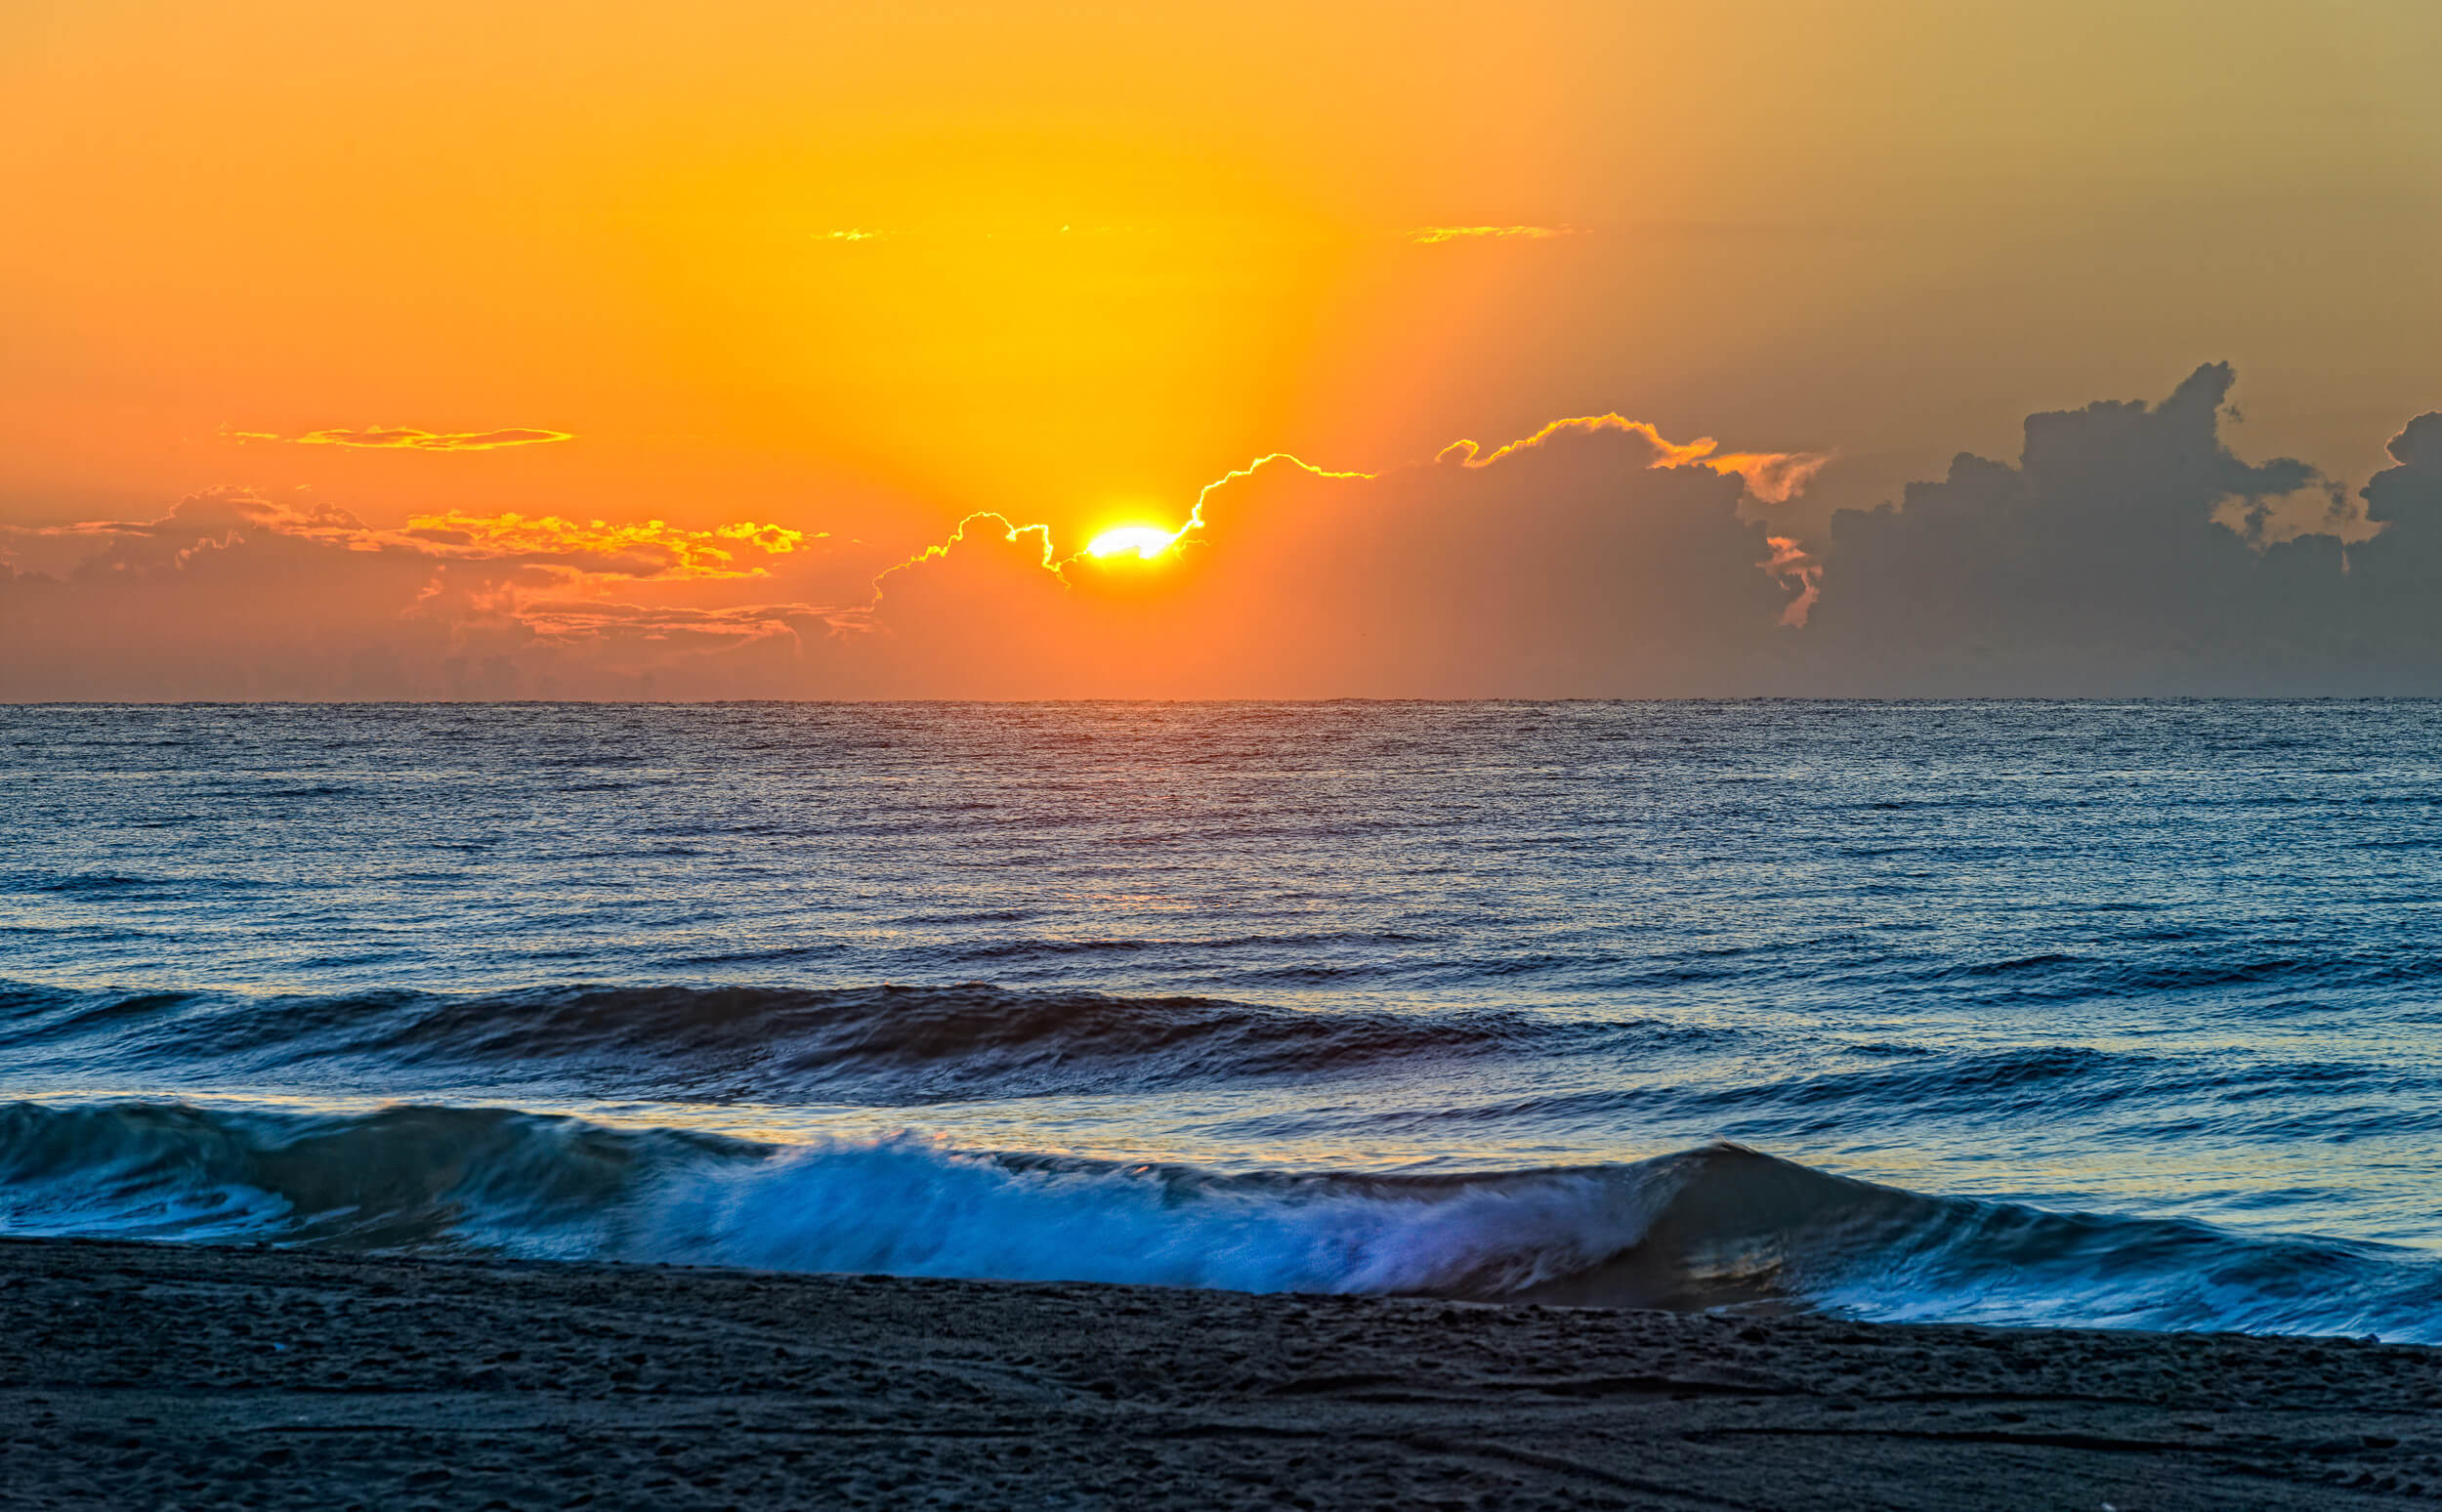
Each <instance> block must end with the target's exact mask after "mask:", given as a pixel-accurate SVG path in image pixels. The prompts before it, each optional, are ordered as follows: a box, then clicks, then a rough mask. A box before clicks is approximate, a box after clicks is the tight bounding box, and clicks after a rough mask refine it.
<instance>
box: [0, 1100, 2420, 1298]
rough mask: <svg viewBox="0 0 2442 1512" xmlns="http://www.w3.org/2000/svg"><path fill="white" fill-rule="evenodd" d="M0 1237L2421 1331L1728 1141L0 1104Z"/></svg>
mask: <svg viewBox="0 0 2442 1512" xmlns="http://www.w3.org/2000/svg"><path fill="white" fill-rule="evenodd" d="M0 1231H5V1232H9V1233H18V1234H109V1235H116V1236H132V1237H144V1238H155V1239H218V1240H231V1239H265V1240H271V1241H274V1242H283V1243H304V1244H322V1245H344V1246H349V1247H372V1248H390V1249H480V1250H486V1251H492V1252H499V1253H506V1254H512V1255H525V1256H548V1257H563V1258H569V1257H591V1258H605V1259H624V1260H657V1261H671V1262H680V1263H690V1264H726V1265H744V1266H754V1267H761V1268H768V1269H781V1270H803V1271H863V1272H888V1273H894V1274H901V1275H922V1276H957V1277H969V1278H977V1279H994V1280H1013V1281H1054V1280H1060V1281H1123V1282H1138V1283H1150V1284H1159V1285H1180V1286H1204V1287H1220V1288H1228V1289H1235V1290H1247V1291H1315V1292H1369V1293H1389V1294H1415V1295H1430V1296H1442V1297H1453V1298H1465V1299H1473V1300H1480V1301H1500V1300H1535V1301H1546V1302H1559V1303H1570V1304H1578V1305H1592V1306H1663V1307H1674V1308H1724V1307H1729V1308H1747V1309H1753V1308H1762V1309H1775V1308H1825V1309H1832V1310H1835V1311H1839V1312H1843V1313H1848V1314H1853V1315H1856V1316H1861V1317H1870V1318H1880V1319H1919V1320H1929V1319H1945V1320H1953V1321H1958V1320H1965V1321H1977V1322H1986V1323H2046V1324H2055V1325H2066V1324H2083V1325H2104V1326H2126V1327H2155V1328H2217V1329H2230V1328H2235V1329H2248V1330H2256V1331H2278V1332H2296V1333H2335V1332H2337V1333H2351V1334H2361V1333H2377V1334H2381V1335H2385V1336H2388V1337H2391V1338H2395V1339H2409V1340H2420V1341H2428V1342H2430V1341H2436V1340H2438V1339H2442V1326H2437V1324H2436V1323H2435V1319H2436V1318H2438V1317H2442V1268H2437V1265H2436V1263H2435V1262H2434V1260H2433V1259H2432V1257H2430V1256H2426V1255H2422V1254H2421V1253H2419V1252H2416V1251H2409V1250H2402V1249H2396V1248H2392V1247H2389V1246H2383V1245H2377V1244H2365V1243H2349V1242H2344V1241H2338V1240H2327V1239H2277V1238H2276V1239H2266V1238H2257V1237H2251V1236H2247V1235H2242V1234H2236V1233H2232V1232H2228V1231H2224V1230H2219V1229H2215V1228H2212V1227H2210V1226H2208V1225H2204V1224H2198V1223H2187V1222H2164V1221H2158V1220H2149V1219H2136V1218H2125V1217H2112V1216H2103V1215H2091V1214H2064V1213H2054V1212H2047V1211H2044V1210H2042V1209H2038V1208H2033V1207H2028V1206H2023V1205H2017V1204H2010V1203H1998V1202H1981V1201H1971V1200H1966V1199H1962V1198H1955V1197H1928V1196H1924V1195H1921V1194H1917V1193H1912V1192H1907V1191H1903V1190H1900V1189H1897V1188H1891V1187H1883V1186H1876V1185H1874V1184H1871V1183H1867V1182H1861V1181H1855V1180H1851V1179H1848V1178H1845V1177H1840V1176H1835V1175H1831V1174H1828V1173H1826V1172H1822V1171H1816V1170H1812V1169H1809V1168H1807V1167H1805V1166H1802V1165H1797V1164H1794V1163H1791V1162H1789V1161H1786V1160H1781V1159H1778V1158H1775V1157H1773V1156H1771V1155H1763V1154H1760V1153H1757V1152H1755V1151H1751V1150H1747V1149H1744V1148H1742V1147H1738V1146H1734V1145H1715V1146H1708V1147H1705V1148H1702V1149H1696V1150H1688V1151H1682V1152H1679V1153H1676V1154H1672V1155H1662V1156H1659V1157H1656V1158H1653V1159H1649V1160H1641V1161H1635V1162H1629V1163H1622V1164H1613V1165H1596V1166H1582V1167H1572V1168H1559V1169H1545V1170H1529V1171H1513V1172H1485V1173H1473V1174H1452V1175H1438V1174H1437V1175H1389V1176H1384V1175H1359V1174H1327V1173H1326V1174H1312V1175H1292V1174H1284V1173H1264V1172H1257V1173H1249V1174H1238V1175H1225V1174H1218V1173H1214V1172H1210V1171H1204V1170H1200V1169H1196V1168H1192V1167H1184V1166H1169V1165H1152V1164H1139V1165H1127V1164H1117V1163H1113V1162H1109V1161H1100V1160H1089V1159H1081V1158H1077V1157H1073V1156H1066V1155H1048V1154H1026V1153H1005V1152H1003V1153H992V1152H975V1151H962V1150H957V1149H952V1148H949V1147H947V1146H944V1145H942V1144H939V1143H937V1142H934V1141H930V1140H925V1139H919V1138H915V1137H912V1136H902V1137H898V1138H892V1139H884V1140H878V1141H864V1142H848V1141H840V1142H832V1143H823V1144H814V1145H791V1146H772V1145H762V1144H756V1143H752V1142H748V1141H742V1140H734V1139H725V1138H719V1137H714V1136H708V1135H691V1134H684V1133H677V1132H673V1131H668V1130H655V1129H625V1128H611V1127H606V1126H603V1125H598V1124H592V1123H587V1122H584V1121H581V1120H577V1119H572V1118H566V1117H555V1116H548V1115H543V1114H535V1113H518V1112H514V1111H509V1110H503V1109H487V1108H430V1107H402V1108H391V1109H385V1110H382V1111H380V1112H377V1113H363V1114H299V1113H259V1112H231V1111H222V1110H207V1109H196V1108H190V1107H186V1106H183V1105H177V1104H161V1103H125V1104H107V1105H92V1106H72V1107H56V1106H48V1105H41V1104H32V1103H14V1104H6V1105H0Z"/></svg>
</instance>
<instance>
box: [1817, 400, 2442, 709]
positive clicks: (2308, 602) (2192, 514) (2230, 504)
mask: <svg viewBox="0 0 2442 1512" xmlns="http://www.w3.org/2000/svg"><path fill="white" fill-rule="evenodd" d="M2234 381H2235V375H2234V374H2233V373H2232V371H2231V369H2230V368H2229V367H2228V366H2226V365H2223V364H2218V363H2216V364H2209V365H2207V366H2204V367H2200V368H2198V369H2197V370H2196V371H2195V373H2193V374H2192V375H2190V376H2189V377H2188V378H2187V379H2186V380H2185V381H2184V382H2182V383H2181V384H2180V385H2179V386H2178V387H2177V388H2176V389H2175V390H2173V391H2172V393H2171V394H2170V396H2169V397H2168V399H2164V400H2163V401H2161V402H2160V403H2159V404H2152V405H2148V404H2144V403H2136V402H2103V403H2095V404H2089V405H2087V406H2086V407H2084V408H2083V409H2076V410H2067V411H2060V412H2055V413H2048V414H2038V415H2033V416H2030V417H2029V418H2028V420H2027V422H2026V430H2025V441H2024V445H2023V447H2022V449H2021V452H2020V455H2019V458H2018V460H2017V461H2016V462H2015V463H2004V462H1995V461H1989V460H1987V459H1984V458H1981V457H1976V456H1972V455H1968V454H1965V453H1962V454H1960V455H1959V456H1958V458H1957V459H1956V460H1955V461H1954V462H1953V463H1952V464H1951V467H1950V471H1949V474H1948V476H1947V477H1945V478H1944V479H1942V480H1941V481H1939V482H1931V483H1912V484H1910V485H1909V486H1908V488H1907V489H1906V490H1905V492H1904V494H1903V496H1902V498H1901V499H1900V500H1899V501H1898V502H1897V504H1896V505H1885V506H1883V507H1882V508H1879V509H1876V510H1873V511H1853V510H1849V511H1841V512H1840V513H1838V514H1836V515H1834V516H1833V517H1832V524H1831V527H1830V531H1829V536H1828V539H1827V540H1826V541H1824V542H1823V543H1822V544H1821V549H1820V555H1821V558H1822V564H1823V566H1822V572H1821V596H1820V599H1819V601H1818V602H1817V603H1816V604H1815V605H1814V606H1813V610H1812V613H1811V615H1810V616H1809V623H1808V627H1807V637H1806V642H1805V651H1806V654H1807V658H1808V660H1807V664H1808V667H1809V669H1810V673H1811V676H1810V679H1809V680H1810V682H1811V683H1812V684H1813V686H1816V687H1819V688H1821V689H1823V690H1824V691H1826V692H1874V693H1927V694H1950V693H2004V694H2005V693H2082V694H2106V695H2108V694H2119V693H2354V692H2417V691H2430V690H2436V689H2442V661H2437V660H2436V659H2435V658H2434V655H2433V652H2434V650H2435V642H2436V636H2437V632H2442V612H2438V611H2437V609H2436V606H2438V605H2442V598H2437V597H2436V596H2434V595H2433V594H2432V592H2431V589H2430V584H2431V583H2432V582H2433V581H2434V576H2433V573H2434V571H2435V569H2436V568H2442V557H2438V556H2437V554H2436V552H2435V546H2436V542H2435V539H2434V531H2433V527H2434V525H2435V523H2436V521H2437V519H2438V518H2442V501H2437V499H2436V496H2435V493H2434V488H2435V486H2436V484H2435V474H2434V470H2433V469H2432V468H2431V467H2429V466H2428V465H2427V464H2428V462H2429V460H2430V459H2429V458H2428V456H2427V449H2426V448H2427V440H2426V439H2427V438H2428V437H2430V436H2431V435H2433V432H2432V431H2431V430H2426V431H2423V432H2420V431H2419V427H2420V426H2424V425H2425V424H2426V420H2424V419H2421V420H2420V421H2418V422H2416V423H2415V424H2412V426H2411V427H2410V429H2409V430H2408V431H2406V432H2403V433H2402V438H2401V440H2400V441H2395V442H2394V443H2393V452H2392V455H2393V456H2394V458H2395V459H2397V460H2399V461H2400V463H2401V465H2400V466H2399V467H2397V468H2394V469H2391V470H2389V471H2387V472H2385V473H2383V474H2382V475H2380V476H2379V477H2378V478H2376V479H2375V480H2374V481H2373V482H2372V483H2369V484H2368V485H2367V487H2366V488H2365V489H2364V490H2363V492H2362V495H2361V497H2362V498H2363V500H2364V501H2365V511H2364V515H2365V518H2364V520H2363V522H2362V524H2363V525H2365V526H2366V527H2367V529H2366V530H2361V529H2358V528H2354V527H2353V525H2354V524H2355V522H2353V521H2352V520H2351V519H2350V517H2349V514H2348V512H2347V511H2346V510H2343V511H2341V512H2340V513H2338V514H2335V513H2334V511H2333V510H2332V509H2331V507H2330V504H2329V500H2330V499H2331V498H2332V497H2333V496H2334V495H2335V494H2336V493H2337V492H2338V491H2339V490H2338V489H2337V485H2336V484H2334V483H2332V481H2331V480H2329V479H2328V478H2326V477H2325V476H2324V475H2323V474H2322V473H2320V472H2319V471H2318V470H2317V469H2315V468H2313V467H2311V466H2309V465H2308V464H2306V463H2304V462H2301V461H2298V460H2296V459H2294V458H2287V457H2281V458H2274V459H2272V460H2270V461H2266V462H2261V463H2250V462H2246V461H2243V460H2241V459H2240V458H2239V457H2238V456H2237V455H2236V454H2235V453H2234V452H2233V451H2232V450H2231V449H2230V447H2229V445H2228V444H2227V443H2226V441H2224V440H2223V438H2222V436H2221V427H2222V424H2223V423H2224V420H2225V418H2226V417H2227V410H2226V407H2225V404H2226V400H2227V399H2228V396H2229V393H2230V390H2231V387H2232V384H2233V383H2234ZM2427 419H2430V417H2427ZM2294 496H2295V497H2303V498H2305V499H2308V500H2310V501H2315V503H2317V504H2320V505H2321V507H2320V508H2316V507H2310V508H2309V509H2308V510H2306V511H2305V512H2304V513H2305V514H2306V516H2307V517H2308V518H2309V519H2312V518H2314V517H2315V516H2317V515H2321V516H2322V517H2323V518H2324V520H2325V522H2326V523H2325V525H2324V526H2323V527H2322V528H2320V529H2318V530H2314V531H2311V532H2308V533H2296V534H2291V535H2289V536H2288V537H2287V538H2283V539H2274V538H2272V537H2271V536H2270V535H2269V534H2267V533H2266V532H2264V531H2263V530H2261V529H2260V528H2258V527H2259V526H2260V525H2261V523H2262V522H2263V521H2264V520H2265V518H2266V516H2267V515H2268V513H2269V512H2270V511H2271V509H2272V508H2273V506H2275V505H2276V504H2278V503H2280V502H2281V501H2284V500H2288V499H2292V498H2293V497H2294ZM2367 530H2371V531H2372V532H2373V533H2372V537H2371V538H2370V539H2368V538H2363V537H2364V536H2365V535H2366V533H2367ZM2351 536H2356V537H2359V538H2358V539H2356V540H2354V542H2353V543H2352V542H2351V541H2350V540H2348V539H2346V538H2347V537H2351ZM2412 585H2413V586H2412Z"/></svg>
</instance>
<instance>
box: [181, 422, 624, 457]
mask: <svg viewBox="0 0 2442 1512" xmlns="http://www.w3.org/2000/svg"><path fill="white" fill-rule="evenodd" d="M221 434H222V435H223V436H226V437H227V438H229V439H230V440H231V441H281V442H285V443H286V444H288V445H292V446H364V447H371V448H374V449H378V450H385V451H497V450H499V449H500V448H501V447H503V446H538V445H542V444H544V443H545V442H549V441H574V440H575V439H576V438H575V437H574V436H572V435H570V434H569V433H568V432H567V431H540V430H532V429H526V428H512V429H509V430H502V431H453V432H435V431H417V430H410V429H407V428H405V427H400V426H373V427H369V428H367V429H364V430H360V431H348V430H332V431H308V432H306V433H305V434H303V435H301V436H281V435H277V434H275V433H274V432H271V431H224V432H222V433H221Z"/></svg>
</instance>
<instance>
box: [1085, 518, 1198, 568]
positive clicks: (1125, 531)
mask: <svg viewBox="0 0 2442 1512" xmlns="http://www.w3.org/2000/svg"><path fill="white" fill-rule="evenodd" d="M1178 538H1179V532H1178V531H1176V530H1164V529H1162V528H1160V527H1159V526H1158V525H1117V526H1115V527H1113V528H1112V529H1109V530H1105V531H1104V532H1103V533H1102V534H1100V535H1097V536H1095V537H1094V538H1093V539H1092V540H1091V541H1088V542H1087V543H1086V545H1085V554H1086V555H1087V556H1089V557H1116V556H1120V555H1122V554H1123V553H1126V552H1131V551H1132V552H1134V553H1136V557H1137V560H1138V561H1140V562H1151V561H1153V560H1154V559H1155V558H1156V557H1158V556H1160V555H1161V554H1162V553H1163V552H1165V551H1168V550H1169V549H1170V543H1171V542H1172V541H1175V540H1177V539H1178Z"/></svg>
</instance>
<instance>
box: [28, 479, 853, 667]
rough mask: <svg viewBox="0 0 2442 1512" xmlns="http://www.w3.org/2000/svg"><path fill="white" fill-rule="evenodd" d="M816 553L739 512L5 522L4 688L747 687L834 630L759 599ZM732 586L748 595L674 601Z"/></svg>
mask: <svg viewBox="0 0 2442 1512" xmlns="http://www.w3.org/2000/svg"><path fill="white" fill-rule="evenodd" d="M831 554H832V553H831V549H830V543H828V542H827V541H824V540H822V539H821V538H820V537H816V536H811V535H808V534H806V533H805V532H801V531H797V530H793V529H787V528H784V527H781V526H777V525H763V524H759V523H755V522H739V523H737V524H733V525H721V526H715V527H713V528H710V529H704V530H689V529H681V528H678V527H675V526H671V525H666V524H664V523H662V522H658V521H653V522H646V523H644V524H640V525H604V524H603V523H601V522H591V523H587V524H583V525H579V524H577V523H574V522H570V521H566V520H560V519H557V518H553V517H541V518H527V517H524V516H519V515H497V516H478V515H467V514H443V515H429V516H422V517H418V518H417V519H415V520H412V521H410V522H409V523H408V524H407V525H405V526H403V527H400V528H398V529H381V528H375V527H373V526H370V525H366V524H365V523H364V522H362V521H361V520H359V519H358V518H357V517H356V516H354V515H352V514H350V513H349V512H347V511H346V510H343V509H338V508H335V507H333V506H330V505H327V504H323V503H317V502H310V501H309V502H300V503H288V502H282V501H278V500H274V499H271V498H266V497H265V496H263V495H261V494H259V493H256V492H253V491H251V490H247V489H242V488H218V489H211V490H207V491H205V492H202V493H198V494H195V495H192V496H190V497H189V498H186V499H182V500H180V501H179V502H178V503H177V504H176V505H175V506H173V507H172V508H171V509H170V510H169V512H168V513H166V514H164V515H162V516H160V517H159V518H157V519H152V520H142V521H95V522H85V523H81V524H76V525H60V526H48V527H40V528H26V527H0V642H4V643H5V644H7V645H8V646H9V647H10V649H11V654H10V656H9V657H8V658H6V659H5V660H4V661H0V697H7V698H12V699H32V698H253V697H272V698H349V697H379V698H397V697H451V696H485V697H494V696H554V695H566V696H593V697H634V696H718V695H722V693H724V692H726V693H730V694H733V695H743V694H744V693H748V692H751V691H752V690H755V689H763V688H770V687H772V686H775V684H776V683H779V682H784V681H785V680H786V678H788V677H789V676H790V675H791V669H792V668H793V667H794V666H795V665H796V662H797V659H798V651H799V647H800V643H801V641H802V640H803V639H804V638H805V637H808V636H814V637H821V636H824V635H827V634H829V633H830V625H829V621H828V619H827V617H826V616H827V615H829V614H830V613H831V612H833V610H832V609H831V607H830V606H827V605H823V604H820V603H816V602H811V601H797V602H790V601H788V600H784V599H776V598H772V597H769V596H770V595H771V592H772V590H773V589H775V588H779V589H782V590H785V589H787V588H791V587H797V586H804V585H809V584H811V583H813V582H816V581H818V580H819V579H820V576H821V573H820V571H819V569H817V568H816V567H815V564H816V562H817V560H818V559H821V558H825V557H828V556H830V555H831ZM801 565H802V566H801ZM791 574H795V580H793V581H792V580H791ZM741 588H751V589H758V590H760V594H759V596H758V599H757V601H756V602H752V603H747V604H713V605H701V604H694V603H689V602H686V596H688V595H693V594H701V593H704V592H708V591H728V592H736V591H737V590H739V589H741ZM640 595H645V596H655V597H657V600H658V601H657V602H638V597H639V596H640Z"/></svg>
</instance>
